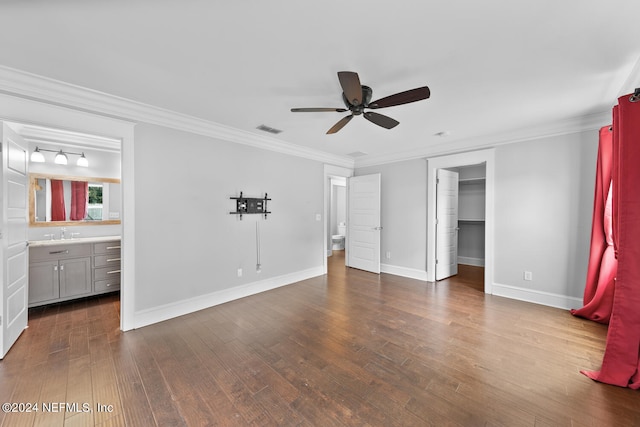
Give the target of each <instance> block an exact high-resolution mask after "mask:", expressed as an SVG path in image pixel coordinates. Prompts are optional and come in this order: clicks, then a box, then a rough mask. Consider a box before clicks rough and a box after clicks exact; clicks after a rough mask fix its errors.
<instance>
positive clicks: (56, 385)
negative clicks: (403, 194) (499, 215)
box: [0, 251, 640, 427]
mask: <svg viewBox="0 0 640 427" xmlns="http://www.w3.org/2000/svg"><path fill="white" fill-rule="evenodd" d="M482 277H483V271H482V268H477V267H469V266H461V268H460V270H459V274H458V275H457V276H454V277H452V278H449V279H447V280H443V281H440V282H438V283H428V282H423V281H418V280H412V279H407V278H402V277H398V276H393V275H388V274H380V275H375V274H371V273H367V272H364V271H360V270H355V269H350V268H346V267H345V266H344V253H343V252H341V251H335V252H334V255H333V256H332V257H330V258H329V273H328V274H327V275H325V276H321V277H317V278H313V279H309V280H305V281H302V282H299V283H295V284H292V285H289V286H285V287H281V288H278V289H274V290H272V291H269V292H264V293H261V294H258V295H254V296H251V297H248V298H243V299H240V300H237V301H233V302H230V303H227V304H222V305H220V306H217V307H212V308H209V309H206V310H202V311H199V312H197V313H192V314H190V315H187V316H182V317H180V318H176V319H172V320H169V321H166V322H162V323H160V324H156V325H151V326H148V327H145V328H142V329H139V330H135V331H129V332H126V333H122V332H121V331H119V322H120V319H119V310H120V305H119V299H118V296H117V294H110V295H104V296H100V297H97V298H91V299H84V300H78V301H73V302H68V303H62V304H55V305H51V306H44V307H38V308H34V309H32V310H31V311H30V313H29V328H28V329H27V330H25V331H24V333H23V335H22V336H21V337H20V339H19V340H18V342H17V343H16V344H15V346H14V348H12V349H11V351H10V352H9V354H8V355H7V356H6V357H5V359H4V360H3V361H2V362H0V399H2V401H3V402H4V401H6V402H22V403H25V402H38V403H40V404H42V403H51V402H67V403H70V404H73V403H74V402H75V403H78V404H80V405H82V404H85V403H86V404H88V405H89V406H90V408H91V411H90V412H87V413H83V412H82V411H74V410H73V409H74V407H73V406H70V407H68V408H67V409H68V410H64V411H55V412H53V411H50V412H42V411H39V412H31V413H0V425H2V426H12V427H13V426H20V425H24V426H38V425H47V426H76V425H81V426H92V425H101V426H112V425H113V426H153V425H156V426H192V425H193V426H201V425H222V426H237V425H273V426H280V425H295V426H316V425H322V426H332V425H334V426H348V425H358V426H361V425H372V426H412V425H416V426H429V425H432V426H443V425H451V426H476V425H482V426H532V427H533V426H577V425H580V426H609V425H611V426H614V425H625V426H640V404H639V402H640V395H639V394H638V391H632V390H629V389H623V388H619V387H613V386H609V385H605V384H600V383H597V382H593V381H591V380H589V379H588V378H587V377H585V376H583V375H581V374H580V373H579V371H580V369H598V367H599V364H600V361H601V359H602V354H603V350H604V345H605V340H606V332H607V330H606V327H605V326H603V325H600V324H596V323H594V322H589V321H586V320H584V319H579V318H575V317H573V316H571V315H570V314H569V313H568V312H567V311H564V310H558V309H554V308H549V307H544V306H539V305H535V304H529V303H525V302H521V301H514V300H509V299H505V298H500V297H495V296H491V295H486V294H484V292H483V283H482ZM99 404H102V405H103V408H111V410H103V411H98V410H97V408H98V405H99ZM104 405H106V406H104Z"/></svg>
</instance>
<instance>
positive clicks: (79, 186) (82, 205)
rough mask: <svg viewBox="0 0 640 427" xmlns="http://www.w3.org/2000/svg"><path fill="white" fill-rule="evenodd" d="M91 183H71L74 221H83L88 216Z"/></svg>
mask: <svg viewBox="0 0 640 427" xmlns="http://www.w3.org/2000/svg"><path fill="white" fill-rule="evenodd" d="M88 198H89V183H88V182H86V181H85V182H82V181H71V215H70V217H69V218H70V219H71V220H72V221H81V220H83V219H85V217H86V216H87V208H88V205H87V203H88Z"/></svg>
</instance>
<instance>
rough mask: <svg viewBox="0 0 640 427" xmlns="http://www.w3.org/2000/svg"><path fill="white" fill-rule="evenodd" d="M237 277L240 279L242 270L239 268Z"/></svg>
mask: <svg viewBox="0 0 640 427" xmlns="http://www.w3.org/2000/svg"><path fill="white" fill-rule="evenodd" d="M238 277H242V269H241V268H239V269H238Z"/></svg>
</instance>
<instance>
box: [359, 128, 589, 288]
mask: <svg viewBox="0 0 640 427" xmlns="http://www.w3.org/2000/svg"><path fill="white" fill-rule="evenodd" d="M597 145H598V132H597V130H594V131H588V132H581V133H575V134H570V135H562V136H556V137H547V138H541V139H538V140H532V141H527V142H519V143H513V144H507V145H500V146H498V147H497V148H496V150H495V156H496V157H495V180H496V184H495V199H496V201H495V212H496V218H495V224H496V225H495V227H496V232H495V260H494V266H495V274H494V282H495V283H497V284H501V285H506V286H512V287H517V288H523V289H531V290H533V291H535V292H541V293H545V292H548V293H552V294H558V295H563V296H568V297H575V298H581V297H582V293H583V290H584V281H585V277H586V268H587V259H588V251H589V240H590V234H591V215H592V207H593V189H594V182H595V165H596V155H597ZM426 169H427V165H426V163H425V161H424V160H411V161H404V162H397V163H391V164H386V165H379V166H370V167H365V168H357V169H356V171H355V173H356V175H365V174H369V173H377V172H379V173H381V174H382V225H383V227H384V229H383V231H382V236H381V242H382V243H381V244H382V254H381V255H382V262H383V263H387V264H390V265H394V266H402V267H409V268H414V269H419V270H425V271H426V261H425V260H426V255H427V254H426V247H427V245H426V241H427V235H426V234H427V233H426V203H427V201H426V200H427V199H426V191H427V178H426ZM386 251H391V252H392V257H391V259H384V254H385V252H386ZM525 270H527V271H531V272H532V273H533V281H526V282H525V281H524V278H523V272H524V271H525Z"/></svg>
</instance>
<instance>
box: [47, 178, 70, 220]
mask: <svg viewBox="0 0 640 427" xmlns="http://www.w3.org/2000/svg"><path fill="white" fill-rule="evenodd" d="M66 220H67V211H66V209H65V207H64V188H63V186H62V181H60V180H59V179H52V180H51V221H66Z"/></svg>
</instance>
